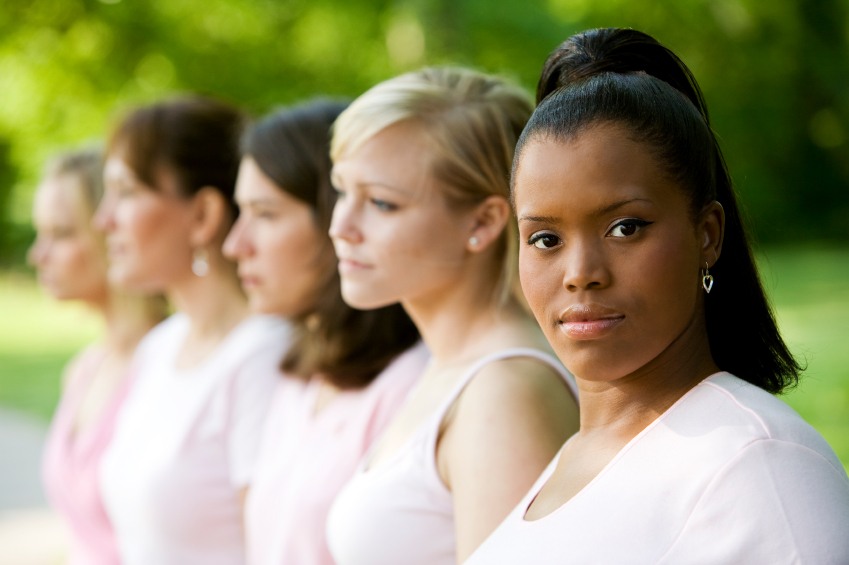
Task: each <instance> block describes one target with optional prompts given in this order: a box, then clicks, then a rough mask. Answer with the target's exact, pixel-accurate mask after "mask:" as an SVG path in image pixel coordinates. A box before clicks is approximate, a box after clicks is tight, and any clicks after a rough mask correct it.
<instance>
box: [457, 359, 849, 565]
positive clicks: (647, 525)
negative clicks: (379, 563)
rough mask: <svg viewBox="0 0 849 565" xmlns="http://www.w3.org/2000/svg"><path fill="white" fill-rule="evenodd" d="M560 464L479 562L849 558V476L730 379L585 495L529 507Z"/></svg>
mask: <svg viewBox="0 0 849 565" xmlns="http://www.w3.org/2000/svg"><path fill="white" fill-rule="evenodd" d="M556 464H557V458H555V461H553V462H552V463H551V465H550V466H549V468H548V469H547V470H546V471H545V473H544V474H543V475H542V476H541V477H540V479H539V480H538V481H537V484H536V485H534V487H533V488H532V489H531V491H530V492H529V493H528V495H527V496H526V497H525V498H524V499H523V500H522V502H521V503H520V504H519V506H518V507H517V508H516V509H515V510H514V511H513V512H512V513H511V514H510V515H509V516H508V517H507V518H506V519H505V520H504V522H503V523H502V524H501V525H500V526H499V528H497V529H496V530H495V532H493V533H492V534H491V535H490V537H489V538H488V539H487V540H486V541H485V542H484V543H483V544H482V545H481V546H480V547H479V548H478V550H477V551H476V552H475V553H474V554H473V555H472V556H471V557H470V558H469V559H468V560H467V561H466V564H468V565H501V564H505V565H506V564H510V565H513V564H516V563H527V564H534V565H548V564H551V565H554V564H558V565H559V564H562V563H574V564H584V563H587V564H590V563H591V564H593V565H604V564H616V565H621V564H626V563H627V564H642V563H646V564H661V563H663V564H675V565H679V564H688V563H693V564H695V563H698V564H722V565H725V564H731V563H734V564H737V563H740V564H743V563H745V564H747V565H748V564H769V565H777V564H782V563H788V564H789V563H810V564H816V565H828V564H844V565H845V564H846V563H849V479H847V476H846V472H845V470H844V469H843V466H842V465H841V464H840V462H839V460H838V459H837V456H836V455H835V454H834V452H833V451H832V450H831V448H830V447H829V446H828V444H827V443H826V441H825V440H824V439H823V438H822V436H821V435H820V434H819V433H818V432H817V431H815V430H814V429H813V428H812V427H811V426H810V425H808V424H807V423H806V422H805V421H804V420H803V419H802V418H801V417H800V416H799V415H798V414H796V412H794V411H793V409H791V408H790V407H789V406H787V405H786V404H785V403H784V402H782V401H780V400H778V399H777V398H775V397H773V396H772V395H770V394H769V393H767V392H766V391H764V390H762V389H760V388H758V387H756V386H754V385H751V384H749V383H747V382H745V381H743V380H741V379H739V378H737V377H735V376H733V375H730V374H728V373H717V374H715V375H712V376H711V377H708V378H707V379H705V380H704V381H702V382H701V383H700V384H699V385H697V386H696V387H694V388H693V389H692V390H690V391H689V392H688V393H687V394H686V395H685V396H684V397H682V398H681V399H680V400H679V401H678V402H677V403H676V404H675V405H673V406H672V407H671V408H670V409H669V410H667V411H666V412H665V413H664V414H662V415H661V416H660V417H659V418H658V419H657V420H655V421H654V422H653V423H652V424H650V425H649V426H648V427H647V428H646V429H644V430H643V431H642V432H641V433H640V434H638V435H637V436H636V437H635V438H633V439H632V440H631V441H630V442H629V443H628V444H627V445H626V446H625V447H624V448H622V450H621V451H620V452H619V453H618V454H617V455H616V456H615V457H614V459H613V460H612V461H611V462H610V463H609V464H608V465H607V466H606V467H605V468H604V469H603V470H602V471H601V472H600V473H599V474H598V475H597V476H596V477H595V478H594V479H593V480H592V481H591V482H590V483H589V484H588V485H587V486H586V487H584V488H583V489H582V490H581V491H579V492H578V493H577V494H576V495H575V496H574V497H573V498H572V499H570V500H569V501H567V502H566V503H565V504H563V505H562V506H561V507H560V508H558V509H557V510H555V511H554V512H552V513H550V514H548V515H547V516H545V517H543V518H541V519H538V520H534V521H526V520H525V519H524V515H525V511H526V510H527V508H528V506H529V505H530V504H531V502H532V501H533V499H534V497H536V495H537V494H538V493H539V491H540V489H541V488H542V486H543V485H544V484H545V482H546V481H547V480H548V477H549V476H551V474H552V473H553V471H554V468H555V466H556Z"/></svg>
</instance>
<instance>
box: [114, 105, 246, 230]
mask: <svg viewBox="0 0 849 565" xmlns="http://www.w3.org/2000/svg"><path fill="white" fill-rule="evenodd" d="M243 126H244V117H243V115H242V113H241V112H240V111H239V110H237V109H236V108H234V107H232V106H230V105H228V104H225V103H223V102H219V101H217V100H212V99H209V98H204V97H200V96H189V97H182V98H174V99H171V100H167V101H164V102H159V103H156V104H152V105H150V106H145V107H142V108H139V109H136V110H135V111H133V112H131V113H130V114H129V115H128V116H127V117H126V118H124V120H123V121H122V122H121V123H120V124H119V125H118V127H117V129H116V130H115V131H114V133H113V134H112V137H111V138H110V140H109V143H108V145H107V151H106V152H107V154H112V153H116V152H120V153H121V155H122V157H123V158H124V160H125V161H126V163H127V165H129V167H130V168H131V169H132V170H133V172H134V173H135V174H136V176H138V178H139V180H141V181H142V182H144V183H145V184H146V185H148V186H150V187H151V188H153V189H154V190H159V187H158V186H157V182H156V179H157V174H158V173H159V172H160V171H161V170H162V168H163V167H164V168H167V169H168V170H170V171H171V172H173V173H174V174H175V175H176V177H177V180H178V185H179V190H180V192H181V195H182V196H186V197H188V196H192V195H194V194H195V193H197V192H198V191H200V189H202V188H204V187H212V188H214V189H216V190H218V191H219V192H221V193H222V194H223V195H224V196H225V198H226V200H227V202H228V203H229V204H230V208H231V210H232V212H233V217H234V218H235V214H236V206H235V202H234V200H233V196H234V192H235V186H236V175H237V173H238V170H239V136H240V135H241V133H242V129H243Z"/></svg>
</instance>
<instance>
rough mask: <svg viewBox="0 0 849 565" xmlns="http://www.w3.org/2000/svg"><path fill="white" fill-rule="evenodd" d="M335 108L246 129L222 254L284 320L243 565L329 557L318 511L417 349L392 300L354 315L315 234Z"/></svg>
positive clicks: (389, 411) (415, 365)
mask: <svg viewBox="0 0 849 565" xmlns="http://www.w3.org/2000/svg"><path fill="white" fill-rule="evenodd" d="M346 106H347V104H345V103H341V102H333V101H328V100H321V99H319V100H313V101H310V102H306V103H303V104H300V105H297V106H293V107H289V108H284V109H281V110H279V111H277V112H274V113H273V114H271V115H269V116H267V117H265V118H263V119H262V120H260V121H259V122H258V123H256V124H255V125H253V126H252V127H250V128H249V129H248V131H247V133H246V134H245V136H244V138H243V156H242V162H241V166H240V168H239V177H238V181H237V183H236V201H237V203H238V205H239V208H240V214H239V219H238V221H237V222H236V224H235V225H234V226H233V228H232V230H231V231H230V235H229V236H228V237H227V240H226V241H225V242H224V252H225V253H226V254H227V255H228V256H230V257H232V258H233V259H234V260H236V261H237V262H238V264H239V275H240V277H241V280H242V284H243V286H244V288H245V291H246V292H247V295H248V299H249V302H250V305H251V308H252V309H253V310H254V311H255V312H259V313H265V314H274V315H279V316H284V317H286V318H287V319H289V320H291V322H292V325H293V332H294V335H293V338H292V345H291V347H290V348H289V350H288V351H287V352H286V354H285V356H284V357H283V358H282V370H283V375H282V376H281V378H280V379H279V381H278V384H277V387H276V389H275V391H274V393H273V396H272V400H271V408H270V411H269V415H268V417H267V419H266V424H265V431H264V433H263V436H262V441H261V444H260V452H259V456H258V459H257V469H256V473H255V475H254V481H253V484H252V487H251V491H250V494H249V496H248V500H247V509H246V526H245V528H246V536H247V561H248V563H250V564H252V565H260V564H263V565H264V564H268V565H272V564H279V563H297V564H298V565H324V564H326V565H333V558H332V557H331V555H330V552H329V550H328V547H327V541H326V539H325V523H326V520H327V512H328V510H329V509H330V505H331V503H332V502H333V500H334V498H335V497H336V494H337V493H338V492H339V490H340V489H341V488H342V486H343V485H344V484H345V482H346V481H347V480H348V479H349V478H350V477H351V475H352V474H353V473H354V471H355V470H356V466H357V463H358V462H359V460H360V458H361V457H362V456H363V454H364V453H365V451H366V450H367V449H368V448H369V447H370V446H371V444H372V441H373V440H374V438H375V437H376V436H377V435H378V434H379V433H380V432H381V431H382V430H383V428H384V426H385V425H386V423H387V421H388V420H389V419H390V418H391V417H392V416H393V415H394V414H395V412H396V411H397V409H398V407H399V406H400V404H401V402H402V400H403V399H404V398H405V397H406V395H407V393H408V392H409V390H410V388H411V387H412V386H413V384H414V383H415V382H416V380H417V379H418V377H419V375H420V374H421V372H422V370H423V369H424V365H425V362H426V361H427V351H426V349H425V347H424V346H423V345H422V344H421V342H420V340H419V334H418V332H417V331H416V327H415V326H414V325H413V323H412V322H411V321H410V319H409V317H408V316H407V315H406V313H405V312H404V310H403V308H401V306H399V305H397V304H393V305H389V306H386V307H384V308H379V309H376V310H368V311H361V310H355V309H353V308H351V307H350V306H348V305H347V304H345V302H344V301H343V300H342V295H341V294H340V289H339V274H338V272H337V271H336V255H335V253H334V252H333V245H332V243H331V241H330V238H329V237H328V235H327V228H328V226H329V224H330V215H331V213H332V209H333V201H334V196H335V194H334V193H333V190H332V188H331V186H330V156H329V155H328V151H329V142H330V127H331V125H332V124H333V121H334V120H335V119H336V117H337V116H338V115H339V113H340V112H341V111H342V110H343V109H344V108H345V107H346Z"/></svg>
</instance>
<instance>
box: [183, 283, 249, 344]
mask: <svg viewBox="0 0 849 565" xmlns="http://www.w3.org/2000/svg"><path fill="white" fill-rule="evenodd" d="M167 295H168V297H169V299H170V301H171V303H172V304H174V307H175V309H176V310H177V311H179V312H182V313H183V314H185V315H186V316H187V317H188V318H189V321H190V325H191V329H190V330H189V335H190V336H192V338H193V339H194V338H196V339H200V340H215V339H219V338H223V337H224V336H225V335H227V334H228V333H229V332H230V330H231V329H233V327H235V326H236V325H237V324H238V323H239V322H241V321H242V320H243V319H244V318H245V316H247V314H248V305H247V301H246V299H245V296H244V294H243V292H242V289H241V287H240V286H239V281H238V279H237V278H236V276H235V274H232V273H230V272H226V273H224V272H218V271H211V272H210V273H209V274H208V275H207V276H205V277H198V276H195V275H194V274H190V275H189V277H188V278H186V279H185V280H183V281H181V282H180V283H179V284H175V285H174V286H173V287H172V288H171V289H169V290H168V292H167Z"/></svg>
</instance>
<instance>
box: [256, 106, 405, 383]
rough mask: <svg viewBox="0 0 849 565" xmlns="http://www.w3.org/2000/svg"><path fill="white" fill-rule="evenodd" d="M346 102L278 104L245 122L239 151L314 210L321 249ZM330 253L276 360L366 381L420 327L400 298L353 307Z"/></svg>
mask: <svg viewBox="0 0 849 565" xmlns="http://www.w3.org/2000/svg"><path fill="white" fill-rule="evenodd" d="M347 106H348V104H347V103H346V102H338V101H332V100H325V99H317V100H313V101H311V102H307V103H303V104H300V105H297V106H293V107H289V108H282V109H280V110H278V111H276V112H274V113H272V114H270V115H269V116H267V117H265V118H263V119H262V120H260V121H259V122H257V123H256V124H255V125H253V126H252V127H251V128H249V129H248V130H247V132H246V133H245V135H244V137H243V139H242V152H243V153H244V155H245V156H246V157H250V158H252V159H253V160H254V162H255V163H256V164H257V166H258V167H259V168H260V169H261V170H262V172H263V173H265V175H266V176H268V178H270V179H271V180H272V181H273V182H274V184H275V185H276V186H277V187H278V188H279V189H280V190H282V191H285V192H286V193H288V194H290V195H291V196H294V197H295V198H297V199H298V200H300V201H301V202H303V203H304V204H306V205H308V206H309V207H310V209H311V210H312V211H313V216H314V218H315V222H316V227H317V228H318V231H319V233H320V234H321V235H322V240H321V241H319V242H316V243H317V245H320V246H323V247H324V251H325V253H328V254H331V256H332V257H333V258H334V259H335V255H332V254H333V246H332V243H331V241H330V237H329V236H328V235H327V232H328V230H329V228H330V220H331V217H332V214H333V205H334V203H335V201H336V197H335V192H334V190H333V187H332V185H331V183H330V170H331V167H332V164H331V161H330V128H331V126H332V125H333V122H334V121H335V120H336V118H337V117H338V116H339V114H340V113H341V112H342V110H344V109H345V108H346V107H347ZM340 286H341V283H340V280H339V273H338V271H337V270H336V266H335V260H334V261H332V262H329V264H328V269H327V270H326V271H325V272H324V273H323V277H322V279H321V280H320V281H318V283H317V300H316V304H315V305H313V307H312V308H309V309H307V311H306V312H304V313H303V314H301V315H299V316H298V317H297V318H296V319H294V320H293V322H294V325H295V328H296V332H297V334H296V337H295V340H294V341H293V343H292V345H291V347H290V348H289V350H288V352H287V353H286V355H285V357H284V358H283V361H282V369H283V370H284V371H285V372H286V373H287V374H289V375H292V376H296V377H300V378H305V379H307V378H310V377H312V376H313V375H316V374H321V375H322V377H323V378H324V379H326V380H327V381H329V382H331V383H332V384H334V385H336V386H338V387H339V388H348V389H350V388H361V387H364V386H366V385H368V384H369V383H370V382H371V381H372V380H374V378H375V377H377V375H378V374H380V372H381V371H382V370H383V369H384V368H386V367H387V366H388V365H389V363H391V362H392V360H393V359H395V358H396V357H397V356H398V355H399V354H400V353H402V352H403V351H405V350H407V349H408V348H409V347H410V346H412V345H413V344H415V343H416V342H417V341H418V339H419V332H418V330H417V329H416V326H415V325H414V324H413V322H412V320H410V318H409V316H408V315H407V313H406V312H405V311H404V308H403V307H402V306H401V305H400V304H393V305H391V306H386V307H383V308H377V309H374V310H356V309H354V308H352V307H350V306H348V305H347V304H346V303H345V301H344V300H343V299H342V293H341V289H340Z"/></svg>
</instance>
